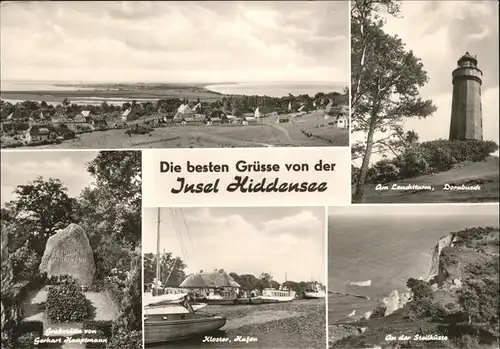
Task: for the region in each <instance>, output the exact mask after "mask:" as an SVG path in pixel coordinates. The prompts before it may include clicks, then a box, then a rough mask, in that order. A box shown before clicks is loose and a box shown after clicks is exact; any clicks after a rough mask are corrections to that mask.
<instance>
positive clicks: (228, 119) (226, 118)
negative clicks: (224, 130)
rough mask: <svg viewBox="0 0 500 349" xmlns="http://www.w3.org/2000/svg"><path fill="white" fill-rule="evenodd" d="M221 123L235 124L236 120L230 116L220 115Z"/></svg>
mask: <svg viewBox="0 0 500 349" xmlns="http://www.w3.org/2000/svg"><path fill="white" fill-rule="evenodd" d="M221 119H222V122H223V123H226V124H234V123H236V122H237V120H238V118H237V117H236V116H234V115H231V114H223V115H222V118H221Z"/></svg>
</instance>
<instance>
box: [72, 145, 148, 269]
mask: <svg viewBox="0 0 500 349" xmlns="http://www.w3.org/2000/svg"><path fill="white" fill-rule="evenodd" d="M87 169H88V171H89V172H90V173H91V174H92V176H93V177H94V178H95V180H96V181H95V186H94V187H89V188H86V189H84V190H83V191H82V193H81V195H80V198H79V205H78V211H77V212H78V217H79V222H80V224H81V225H82V227H83V228H84V230H85V231H86V232H87V235H88V237H89V240H90V245H91V247H92V249H93V251H94V257H95V261H96V267H97V277H103V276H105V275H107V274H108V273H109V272H110V271H111V270H112V269H114V268H117V269H119V270H122V271H126V270H128V268H129V265H130V263H131V258H132V256H131V254H130V251H131V250H134V249H135V248H136V247H137V246H138V245H139V243H140V240H141V200H142V197H141V181H142V178H141V154H140V152H136V151H124V152H109V151H102V152H99V154H98V155H97V157H96V158H95V159H94V160H92V161H91V162H90V163H89V164H88V168H87Z"/></svg>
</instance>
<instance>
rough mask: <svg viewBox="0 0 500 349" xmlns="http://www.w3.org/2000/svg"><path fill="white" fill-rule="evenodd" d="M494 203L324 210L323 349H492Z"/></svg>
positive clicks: (494, 336)
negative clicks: (325, 305) (325, 307)
mask: <svg viewBox="0 0 500 349" xmlns="http://www.w3.org/2000/svg"><path fill="white" fill-rule="evenodd" d="M498 256H499V207H498V205H497V204H460V205H449V204H448V205H445V204H442V205H404V206H402V205H375V206H373V205H352V206H344V207H340V206H336V207H330V208H329V209H328V337H329V338H328V340H329V347H330V348H339V349H340V348H384V349H394V348H453V349H468V348H496V347H497V346H498V319H499V310H498V309H499V308H498V302H499V294H498V286H499V285H498V279H499V277H498V265H499V260H498Z"/></svg>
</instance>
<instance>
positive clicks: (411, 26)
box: [352, 0, 499, 161]
mask: <svg viewBox="0 0 500 349" xmlns="http://www.w3.org/2000/svg"><path fill="white" fill-rule="evenodd" d="M401 14H402V18H394V17H391V16H387V23H386V25H385V31H386V32H387V33H389V34H393V35H394V34H397V35H398V36H400V37H401V38H402V39H403V41H404V42H405V43H406V46H407V49H411V50H413V51H414V54H415V55H416V56H417V57H419V58H421V59H422V63H423V64H424V68H425V70H427V73H428V76H429V78H430V80H429V82H428V84H427V85H425V86H424V87H423V88H422V89H421V90H420V92H421V97H422V98H425V99H429V98H430V99H432V100H433V102H434V104H435V105H436V106H437V108H438V109H437V111H436V112H435V113H434V114H433V115H432V116H430V117H428V118H427V119H424V120H409V121H408V122H407V123H406V125H405V128H406V130H411V129H413V130H415V131H417V133H418V134H419V136H420V141H429V140H434V139H438V138H444V139H448V137H449V127H450V119H451V101H452V98H451V97H452V88H453V86H452V80H451V79H452V78H451V73H452V71H453V70H454V69H455V68H456V67H457V63H456V62H457V60H458V59H459V58H460V57H461V56H462V55H463V54H464V53H465V52H466V51H469V52H470V53H471V54H475V55H477V58H478V68H479V69H481V70H482V71H483V85H482V97H483V98H482V107H483V138H484V139H485V140H493V141H496V142H497V143H498V141H499V136H498V129H499V123H498V119H499V118H498V115H499V114H498V112H499V110H498V104H499V100H498V98H499V97H498V94H499V86H498V60H499V56H498V2H497V1H483V2H482V1H449V0H446V1H402V2H401ZM357 139H359V135H354V136H353V138H352V141H353V142H354V141H356V140H357ZM377 160H380V157H377V156H372V161H377Z"/></svg>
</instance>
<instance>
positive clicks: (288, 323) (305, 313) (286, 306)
mask: <svg viewBox="0 0 500 349" xmlns="http://www.w3.org/2000/svg"><path fill="white" fill-rule="evenodd" d="M200 312H210V313H218V314H223V315H224V316H225V317H226V318H227V323H226V325H225V326H224V327H223V328H222V329H221V330H219V331H215V332H213V333H210V334H208V335H198V336H193V337H191V338H187V339H184V340H179V341H174V342H163V343H156V344H147V345H146V347H147V348H155V349H170V348H172V349H177V348H179V349H191V348H193V349H194V348H221V341H223V345H224V347H225V348H325V341H326V336H325V328H324V323H325V314H326V313H325V301H324V300H323V299H317V300H305V299H303V300H295V301H293V302H287V303H280V304H263V305H259V306H252V305H234V306H224V305H208V306H207V307H206V308H204V309H203V310H200ZM205 336H209V337H212V338H213V339H218V340H219V341H217V342H203V340H205ZM238 336H240V337H241V338H242V339H248V342H242V341H240V340H238V339H237V338H238ZM255 338H256V339H257V341H252V339H255ZM225 339H227V340H228V341H224V340H225ZM229 341H230V342H229Z"/></svg>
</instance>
